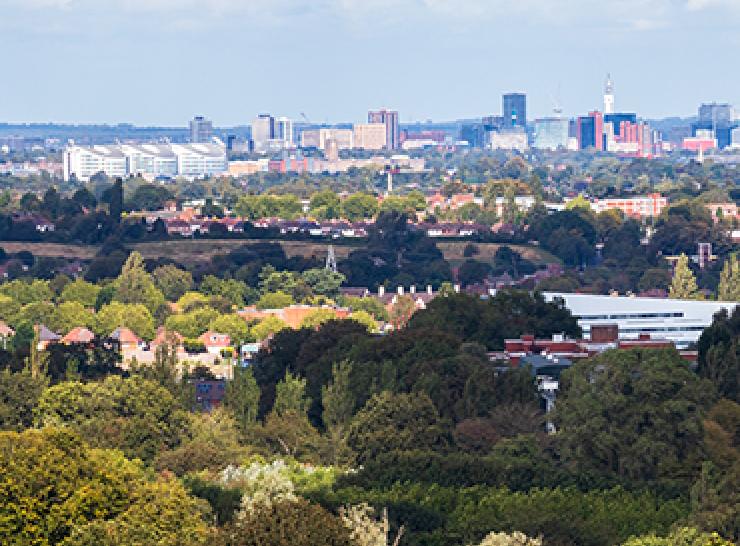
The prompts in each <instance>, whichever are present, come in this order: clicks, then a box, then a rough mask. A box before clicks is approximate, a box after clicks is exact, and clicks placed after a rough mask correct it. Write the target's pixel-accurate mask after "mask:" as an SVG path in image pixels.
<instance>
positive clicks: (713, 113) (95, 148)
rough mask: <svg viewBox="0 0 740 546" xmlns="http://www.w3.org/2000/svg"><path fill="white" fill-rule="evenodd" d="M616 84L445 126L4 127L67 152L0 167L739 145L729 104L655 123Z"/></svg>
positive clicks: (279, 167)
mask: <svg viewBox="0 0 740 546" xmlns="http://www.w3.org/2000/svg"><path fill="white" fill-rule="evenodd" d="M615 89H616V86H615V84H614V82H613V80H612V79H611V77H610V76H607V78H606V81H605V84H604V94H603V107H602V109H601V110H594V111H591V112H588V113H586V114H583V115H577V116H574V117H569V116H565V115H563V111H562V108H561V107H560V105H559V104H557V103H555V104H554V108H553V114H552V115H551V116H548V117H542V118H536V119H528V117H527V95H526V94H525V93H506V94H504V95H503V97H502V106H501V113H500V114H495V115H486V116H482V117H481V118H479V119H476V120H460V121H455V122H449V123H433V122H427V123H416V124H401V123H400V115H399V112H398V111H395V110H390V109H378V110H370V111H369V112H368V114H367V122H365V123H354V124H353V123H337V124H334V125H327V124H317V123H313V122H312V121H311V120H310V119H309V118H308V117H307V116H306V115H305V114H302V115H301V119H299V120H293V119H290V118H288V117H285V116H276V115H273V114H271V113H260V114H258V115H257V116H256V117H255V118H254V119H253V120H252V121H251V123H250V124H249V125H245V126H242V127H234V128H230V129H229V128H221V129H219V128H216V127H214V125H213V123H212V121H211V120H209V119H208V118H207V117H205V116H202V115H197V116H195V117H194V118H193V119H192V120H190V122H189V123H188V126H187V127H185V128H136V127H133V126H131V125H125V124H123V125H117V126H63V125H25V126H24V125H2V124H0V153H2V154H4V155H8V154H11V153H13V152H17V151H33V150H36V151H63V153H62V161H61V163H60V164H50V165H48V166H46V165H36V166H35V168H34V167H33V166H30V165H10V164H9V163H8V162H6V163H5V168H4V169H3V170H4V171H5V172H11V173H12V174H23V171H24V168H26V167H29V168H31V170H32V171H39V170H41V171H43V170H46V169H47V168H48V170H50V171H51V172H52V174H57V175H62V176H63V177H64V179H65V180H69V179H70V178H71V177H75V178H77V179H78V180H80V181H83V182H84V181H88V180H89V179H90V177H91V176H93V175H94V174H96V173H98V172H102V173H105V174H106V175H108V176H112V177H116V176H123V177H125V176H135V175H140V176H142V177H144V178H146V179H149V180H154V179H160V180H166V179H171V178H176V177H181V178H185V179H196V178H204V177H210V176H218V175H232V176H242V175H249V174H254V173H257V172H283V173H285V172H294V173H301V172H313V173H321V172H328V173H331V172H346V171H347V170H348V169H350V168H353V167H363V166H368V165H369V164H373V163H378V161H375V162H373V160H372V159H369V157H370V156H368V155H367V153H366V152H369V153H371V154H373V153H374V154H379V155H383V156H388V155H393V154H396V155H398V154H409V153H412V152H415V151H418V150H425V149H434V148H455V149H465V148H469V149H490V150H504V151H514V152H519V153H525V152H528V151H545V152H547V151H566V152H579V151H588V150H590V151H593V152H595V153H609V154H614V155H617V156H620V157H634V158H655V157H665V156H670V155H671V154H693V155H694V156H695V157H696V158H697V159H698V160H699V161H701V160H702V158H703V157H704V156H705V155H706V154H711V153H715V152H726V151H729V152H732V151H734V150H740V117H738V115H737V113H736V112H735V109H734V108H733V106H732V105H730V104H726V103H716V102H711V103H704V104H701V105H700V106H699V108H698V113H697V116H696V118H693V119H690V120H681V119H680V118H676V119H675V120H670V121H669V122H651V121H648V120H645V119H643V118H641V117H640V116H639V115H638V113H637V112H629V111H623V110H620V109H619V108H618V101H617V95H616V91H615ZM0 157H2V156H0ZM384 162H385V161H382V163H384ZM407 166H408V165H407ZM416 168H418V169H423V168H424V167H423V165H421V164H420V165H416ZM14 171H17V172H14Z"/></svg>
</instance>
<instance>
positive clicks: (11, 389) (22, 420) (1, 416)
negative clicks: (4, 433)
mask: <svg viewBox="0 0 740 546" xmlns="http://www.w3.org/2000/svg"><path fill="white" fill-rule="evenodd" d="M46 383H47V379H46V377H45V376H39V377H34V376H33V375H32V374H31V372H30V370H23V371H21V372H17V373H12V372H11V371H10V370H9V369H7V368H6V369H4V370H3V371H2V372H0V430H15V431H22V430H24V429H27V428H29V427H31V426H32V425H33V408H34V407H35V406H36V404H37V403H38V400H39V398H40V397H41V393H42V392H43V391H44V388H46Z"/></svg>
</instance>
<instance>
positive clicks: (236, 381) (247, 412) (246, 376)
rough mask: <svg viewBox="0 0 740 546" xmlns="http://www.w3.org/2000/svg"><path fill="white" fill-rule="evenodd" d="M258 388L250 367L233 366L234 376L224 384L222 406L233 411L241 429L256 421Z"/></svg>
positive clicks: (245, 428)
mask: <svg viewBox="0 0 740 546" xmlns="http://www.w3.org/2000/svg"><path fill="white" fill-rule="evenodd" d="M259 400H260V388H259V386H258V385H257V381H256V380H255V378H254V374H253V373H252V369H251V368H234V378H233V379H232V380H231V381H229V382H228V383H227V385H226V394H225V397H224V406H226V407H227V408H228V409H230V410H231V411H232V412H233V413H234V417H235V418H236V421H237V423H238V424H239V426H240V428H241V429H242V430H247V429H248V428H250V427H251V426H253V425H254V424H255V423H256V422H257V412H258V410H259Z"/></svg>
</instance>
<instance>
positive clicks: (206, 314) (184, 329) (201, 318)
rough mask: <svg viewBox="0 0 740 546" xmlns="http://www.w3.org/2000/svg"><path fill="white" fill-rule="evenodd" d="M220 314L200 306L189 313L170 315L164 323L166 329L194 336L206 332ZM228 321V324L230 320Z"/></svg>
mask: <svg viewBox="0 0 740 546" xmlns="http://www.w3.org/2000/svg"><path fill="white" fill-rule="evenodd" d="M221 316H222V315H220V314H219V312H218V311H216V310H215V309H213V308H212V307H200V308H198V309H195V310H193V311H190V312H189V313H183V314H180V315H170V316H169V317H167V319H165V322H164V324H165V326H166V327H167V329H168V330H172V331H175V332H177V333H179V334H182V335H183V336H184V337H187V338H196V337H198V336H200V335H202V334H204V333H205V332H207V331H208V330H209V328H210V326H211V323H213V322H214V321H215V320H217V319H218V318H220V317H221ZM228 322H229V324H230V322H231V321H228ZM242 322H243V319H242ZM245 325H246V323H245Z"/></svg>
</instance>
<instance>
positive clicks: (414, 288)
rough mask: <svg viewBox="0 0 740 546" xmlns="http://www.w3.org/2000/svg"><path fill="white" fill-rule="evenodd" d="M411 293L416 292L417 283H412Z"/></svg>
mask: <svg viewBox="0 0 740 546" xmlns="http://www.w3.org/2000/svg"><path fill="white" fill-rule="evenodd" d="M409 294H416V285H415V284H412V285H411V288H409Z"/></svg>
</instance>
